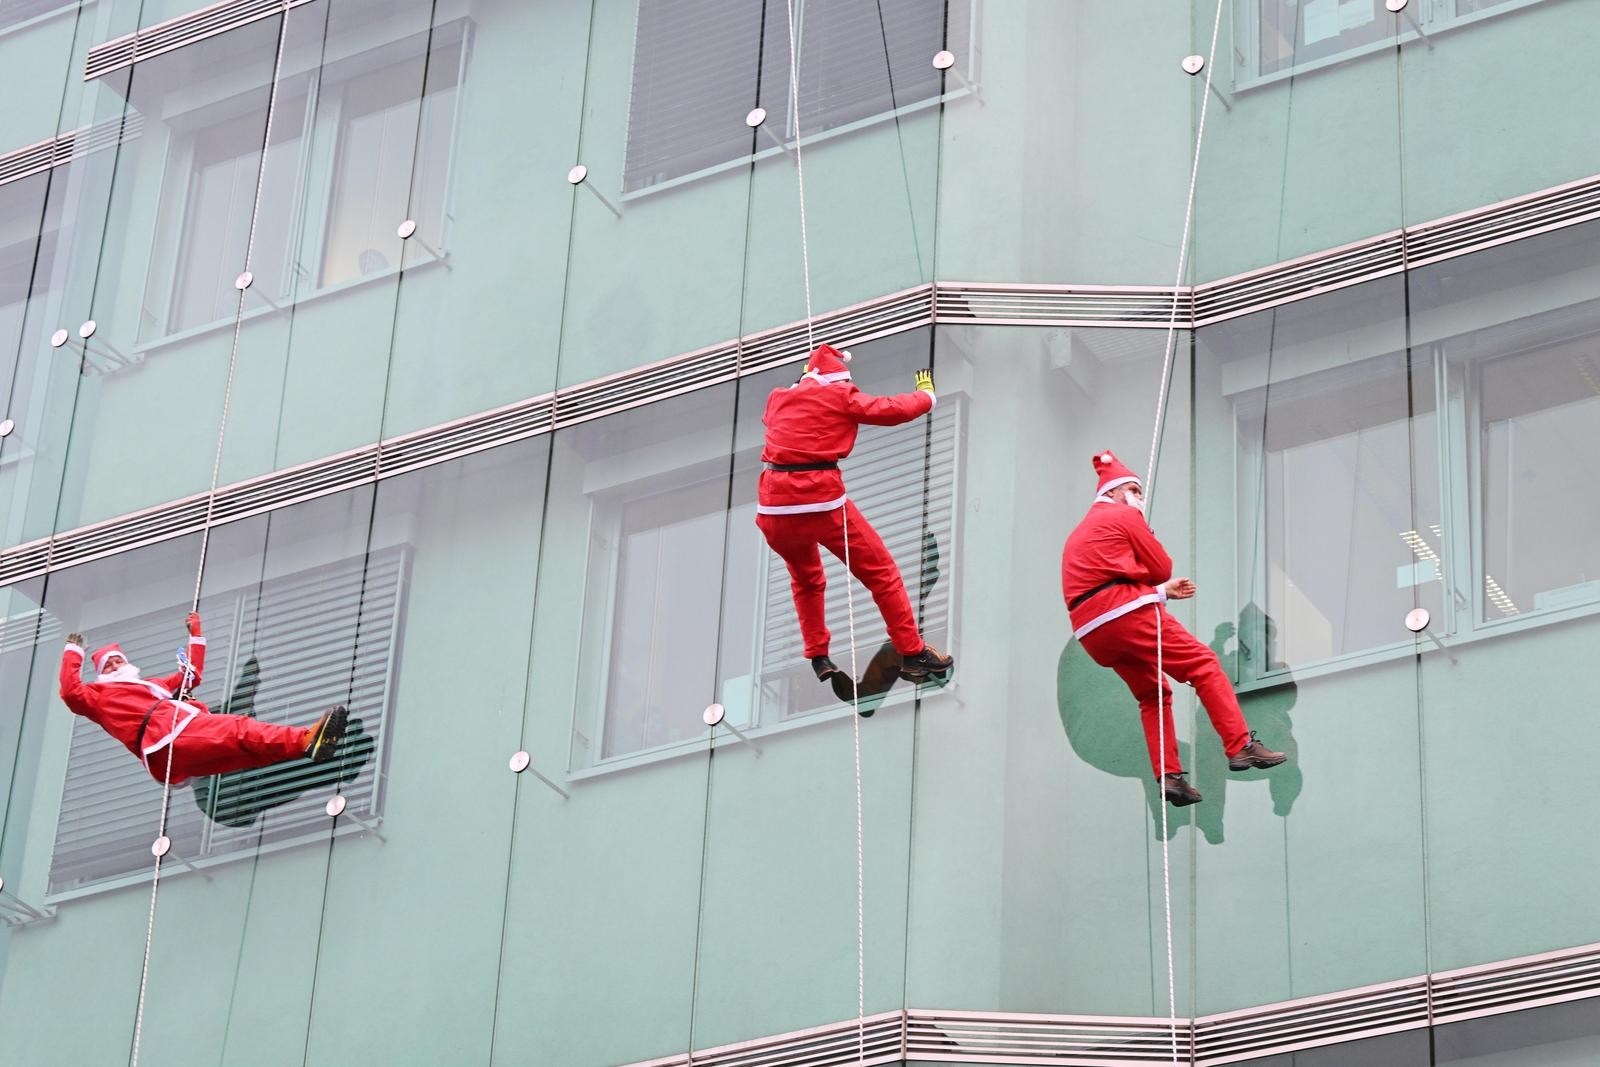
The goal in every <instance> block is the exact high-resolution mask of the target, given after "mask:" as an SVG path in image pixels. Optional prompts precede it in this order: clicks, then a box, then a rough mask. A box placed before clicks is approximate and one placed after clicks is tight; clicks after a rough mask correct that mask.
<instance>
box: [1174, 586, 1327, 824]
mask: <svg viewBox="0 0 1600 1067" xmlns="http://www.w3.org/2000/svg"><path fill="white" fill-rule="evenodd" d="M1277 639H1278V626H1277V623H1275V622H1273V620H1272V618H1271V616H1269V615H1267V614H1266V613H1265V612H1264V611H1262V610H1261V609H1260V608H1259V607H1257V606H1256V605H1255V604H1253V603H1251V604H1246V605H1245V607H1244V610H1243V611H1241V612H1240V613H1239V626H1238V629H1237V630H1235V628H1234V625H1233V623H1231V622H1225V623H1222V624H1220V625H1219V626H1218V627H1217V629H1216V632H1215V635H1214V636H1213V638H1212V641H1211V650H1212V651H1213V652H1215V653H1216V654H1217V658H1218V659H1220V660H1221V661H1222V667H1223V669H1224V670H1225V671H1227V672H1228V676H1229V677H1230V678H1259V677H1261V676H1262V675H1264V674H1266V673H1268V672H1283V673H1282V677H1283V681H1282V682H1281V683H1280V684H1278V685H1274V686H1272V687H1271V688H1270V689H1262V690H1257V691H1255V692H1252V693H1241V694H1240V695H1239V706H1240V708H1241V709H1243V711H1244V717H1245V719H1246V720H1247V721H1248V722H1249V723H1250V728H1251V729H1252V730H1254V731H1255V732H1256V736H1257V737H1258V738H1259V739H1260V740H1261V743H1262V744H1264V745H1266V746H1267V747H1268V748H1272V749H1277V750H1278V751H1279V752H1282V753H1284V754H1285V755H1287V756H1288V757H1289V758H1288V760H1287V761H1286V762H1284V764H1283V765H1282V766H1279V767H1274V768H1272V769H1271V770H1267V771H1256V770H1251V771H1237V772H1235V771H1230V770H1228V757H1227V756H1226V755H1225V754H1224V753H1223V751H1222V742H1221V741H1220V740H1219V739H1218V738H1217V735H1216V732H1215V731H1214V730H1212V729H1211V723H1210V720H1209V719H1207V718H1206V713H1205V709H1204V708H1196V709H1195V729H1194V736H1195V737H1196V738H1198V739H1199V744H1198V751H1197V752H1196V753H1195V768H1194V785H1195V788H1196V789H1198V790H1200V792H1201V793H1202V794H1204V795H1205V798H1206V799H1205V802H1204V803H1202V804H1199V805H1197V808H1198V810H1197V811H1196V813H1195V822H1196V824H1197V825H1198V826H1199V827H1200V832H1201V833H1203V834H1204V835H1205V839H1206V840H1207V841H1208V842H1210V843H1211V844H1213V845H1217V844H1221V843H1222V841H1223V818H1224V812H1225V811H1226V807H1227V800H1228V785H1229V779H1232V780H1233V781H1236V782H1256V781H1260V780H1262V779H1266V782H1267V788H1268V790H1269V791H1270V793H1271V795H1272V812H1273V814H1274V815H1277V816H1278V817H1280V818H1283V817H1286V816H1287V815H1288V814H1289V812H1290V811H1291V809H1293V808H1294V802H1295V798H1297V797H1298V796H1299V795H1300V790H1301V788H1302V787H1303V786H1304V785H1305V779H1304V777H1303V776H1302V775H1301V773H1300V746H1299V744H1298V743H1297V742H1296V741H1295V739H1294V721H1293V720H1292V719H1291V718H1290V717H1289V709H1290V708H1292V707H1294V705H1295V700H1296V698H1297V695H1298V694H1297V690H1298V687H1297V686H1296V685H1295V683H1294V680H1293V678H1292V677H1291V676H1290V675H1289V674H1288V673H1287V671H1286V670H1285V665H1284V664H1282V663H1280V662H1278V660H1277V658H1276V655H1277ZM1230 640H1231V641H1233V644H1234V647H1233V649H1232V650H1231V651H1230V650H1229V649H1228V642H1229V641H1230Z"/></svg>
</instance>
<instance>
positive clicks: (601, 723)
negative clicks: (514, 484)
mask: <svg viewBox="0 0 1600 1067" xmlns="http://www.w3.org/2000/svg"><path fill="white" fill-rule="evenodd" d="M733 410H734V386H733V385H732V384H725V385H720V386H717V387H715V388H713V389H706V390H700V391H697V392H693V393H689V394H686V395H684V396H680V397H677V398H674V399H671V400H664V401H660V402H658V403H655V404H650V405H647V406H644V407H640V408H635V409H632V410H630V411H626V412H623V413H621V414H615V415H610V416H607V417H605V418H602V419H596V420H594V421H591V422H586V423H583V424H580V425H576V426H571V427H567V428H564V429H562V430H559V431H557V432H556V434H555V435H554V438H553V440H552V443H551V451H552V455H551V461H550V480H549V492H548V494H547V495H546V502H545V512H544V531H545V535H544V542H543V549H542V551H543V558H542V559H541V561H540V567H539V588H538V592H537V594H536V597H535V605H536V607H535V615H534V644H533V662H532V666H531V668H530V671H531V673H530V682H529V685H530V686H532V688H531V689H530V690H529V692H530V694H531V695H530V699H529V703H528V705H527V709H526V714H525V718H524V719H523V722H522V730H523V733H522V746H521V747H522V748H523V749H524V750H525V751H527V752H528V753H529V755H530V757H531V760H532V762H531V765H530V770H529V771H528V772H527V773H524V774H522V775H521V776H519V778H518V779H517V783H518V784H517V808H516V822H515V833H514V838H513V848H512V859H511V876H510V882H509V886H508V905H507V916H506V925H505V937H504V941H503V943H502V949H501V952H502V955H501V965H500V985H499V990H498V1000H497V1011H496V1016H495V1043H494V1052H493V1059H492V1062H495V1063H507V1064H510V1063H522V1062H524V1061H526V1060H527V1059H528V1057H529V1056H530V1055H532V1056H534V1057H536V1058H538V1059H540V1060H545V1059H548V1060H549V1061H551V1062H560V1063H564V1064H573V1065H575V1067H606V1065H609V1064H616V1063H628V1062H632V1061H636V1060H645V1059H652V1058H655V1057H659V1056H664V1055H671V1054H673V1053H675V1052H679V1051H683V1050H686V1049H688V1048H690V1047H691V1045H692V1042H694V1041H695V1040H697V1038H695V1036H694V1035H693V1034H692V1033H691V1014H692V1013H691V1006H692V1004H693V989H694V982H695V941H696V936H697V933H698V932H699V931H700V930H701V929H702V928H703V926H704V925H705V923H704V922H703V921H702V914H703V912H702V907H701V900H702V893H703V888H702V881H701V856H702V850H703V848H704V843H705V834H706V804H707V794H706V781H707V778H706V776H707V773H708V761H709V759H710V747H709V740H710V736H711V735H710V730H709V729H708V728H707V727H706V725H705V723H704V721H703V720H702V719H701V716H702V714H703V713H704V711H705V709H706V707H707V706H708V705H710V704H712V703H713V702H715V701H716V699H717V681H716V679H717V645H716V642H715V629H714V627H715V625H716V619H717V611H718V604H719V603H720V602H721V600H722V575H723V569H724V559H725V550H724V544H725V533H724V530H725V526H724V514H723V513H724V510H725V509H726V507H727V500H728V498H729V491H730V488H729V487H730V482H729V470H730V462H729V443H730V442H731V440H732V437H733ZM680 497H681V505H680V506H678V507H675V508H674V507H668V506H666V504H665V503H664V501H665V500H677V499H680ZM707 509H712V510H707ZM630 524H631V525H630ZM663 553H665V554H663ZM656 561H659V569H658V570H655V571H652V566H651V564H652V563H654V562H656ZM667 571H670V572H671V573H670V574H668V573H665V572H667ZM695 635H701V639H693V638H695ZM535 772H537V773H535ZM708 921H720V920H716V919H708ZM597 989H604V990H606V994H605V996H603V997H596V996H595V990H597ZM617 1004H627V1005H629V1006H630V1008H629V1019H630V1021H629V1024H628V1025H627V1026H616V1025H612V1024H611V1023H608V1022H607V1021H606V1020H608V1019H613V1018H614V1015H615V1005H617Z"/></svg>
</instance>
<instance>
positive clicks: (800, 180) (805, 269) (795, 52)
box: [788, 0, 817, 352]
mask: <svg viewBox="0 0 1600 1067" xmlns="http://www.w3.org/2000/svg"><path fill="white" fill-rule="evenodd" d="M788 6H789V107H790V108H791V109H792V110H793V111H794V174H795V182H796V184H797V185H798V187H799V192H800V268H801V275H802V277H803V280H804V282H805V291H806V351H807V352H810V351H811V350H812V349H814V348H816V347H817V338H816V334H815V331H814V330H813V328H812V321H811V247H810V245H809V243H808V241H807V239H806V165H805V160H804V159H803V158H802V157H801V155H800V51H799V49H798V48H796V47H795V40H794V34H795V27H794V0H788Z"/></svg>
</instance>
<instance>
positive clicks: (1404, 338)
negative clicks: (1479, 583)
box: [1194, 278, 1448, 1014]
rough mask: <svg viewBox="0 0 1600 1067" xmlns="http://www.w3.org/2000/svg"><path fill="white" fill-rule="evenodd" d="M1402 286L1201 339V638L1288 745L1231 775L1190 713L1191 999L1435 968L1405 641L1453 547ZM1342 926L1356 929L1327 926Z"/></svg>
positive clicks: (1238, 996) (1224, 327) (1425, 377)
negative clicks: (1277, 762) (1274, 758)
mask: <svg viewBox="0 0 1600 1067" xmlns="http://www.w3.org/2000/svg"><path fill="white" fill-rule="evenodd" d="M1402 286H1403V280H1402V279H1399V278H1390V279H1385V280H1382V281H1376V282H1370V283H1367V284H1365V285H1361V286H1357V287H1355V288H1351V289H1345V290H1342V291H1339V292H1335V293H1331V294H1328V295H1325V296H1321V297H1316V298H1314V299H1311V300H1304V301H1300V302H1297V303H1293V304H1288V305H1285V306H1284V307H1280V308H1277V309H1275V310H1272V311H1264V312H1260V313H1257V314H1254V315H1247V316H1244V317H1242V318H1238V319H1234V320H1231V321H1229V322H1224V323H1220V324H1218V325H1215V326H1208V327H1204V328H1202V329H1201V330H1200V331H1199V332H1198V336H1197V339H1196V351H1195V366H1196V370H1195V380H1196V385H1195V431H1196V438H1195V441H1194V450H1195V451H1194V455H1195V487H1196V496H1195V500H1196V507H1197V512H1196V528H1197V529H1198V530H1201V531H1209V532H1210V536H1202V537H1199V538H1198V539H1197V542H1196V547H1197V549H1198V555H1197V557H1196V570H1197V571H1198V572H1199V586H1200V589H1199V593H1198V595H1197V596H1196V598H1195V601H1194V603H1195V612H1196V627H1195V632H1196V633H1197V634H1198V635H1200V637H1201V639H1202V640H1203V641H1205V642H1206V643H1207V644H1209V645H1210V647H1211V648H1212V650H1213V651H1215V652H1216V653H1217V654H1218V656H1219V658H1220V659H1221V661H1222V663H1223V666H1224V667H1225V669H1226V670H1227V671H1228V673H1229V675H1230V676H1231V677H1232V679H1233V682H1234V685H1235V687H1236V689H1237V690H1238V692H1239V696H1240V704H1241V707H1242V709H1243V711H1244V714H1245V718H1246V719H1247V721H1248V723H1249V725H1250V727H1251V728H1252V729H1253V730H1255V731H1257V733H1258V736H1259V738H1260V740H1261V741H1262V742H1263V743H1264V744H1266V745H1267V746H1268V747H1269V748H1271V749H1274V750H1276V751H1282V752H1285V753H1286V754H1288V755H1289V757H1290V758H1289V762H1287V763H1286V764H1285V765H1283V766H1281V767H1277V768H1274V769H1271V770H1264V771H1263V770H1248V769H1247V770H1246V771H1244V772H1243V773H1238V772H1233V771H1231V770H1230V769H1229V760H1228V757H1227V755H1225V754H1224V752H1223V750H1222V748H1221V746H1220V745H1218V743H1217V741H1216V740H1215V739H1214V738H1213V737H1210V736H1206V734H1207V732H1206V731H1203V730H1202V729H1201V728H1200V726H1199V725H1198V724H1197V726H1196V730H1195V734H1196V737H1197V741H1196V749H1195V764H1196V775H1195V786H1196V787H1197V788H1198V789H1199V790H1200V792H1201V793H1202V794H1203V795H1204V796H1205V801H1204V802H1203V803H1202V804H1200V805H1199V806H1198V807H1197V808H1196V809H1195V819H1196V823H1197V828H1198V829H1199V831H1200V836H1201V838H1202V841H1203V844H1201V845H1200V846H1199V847H1198V852H1197V867H1196V871H1195V878H1196V889H1195V892H1196V898H1197V911H1196V929H1197V931H1198V953H1197V974H1198V978H1197V982H1198V986H1199V993H1200V997H1199V1001H1198V1004H1197V1008H1198V1011H1199V1012H1200V1013H1201V1014H1207V1013H1212V1012H1218V1011H1229V1010H1232V1009H1235V1008H1241V1007H1245V1006H1247V1005H1253V1004H1264V1003H1271V1002H1274V1001H1280V1000H1289V999H1293V998H1296V997H1303V996H1309V995H1313V994H1317V993H1324V992H1330V991H1333V990H1338V989H1349V988H1353V987H1356V986H1362V985H1367V984H1370V983H1374V982H1379V981H1384V980H1387V979H1394V978H1402V977H1408V976H1411V975H1415V974H1419V973H1422V972H1424V971H1426V970H1427V965H1428V960H1429V957H1428V955H1427V954H1426V950H1425V945H1426V944H1427V941H1426V938H1427V934H1426V930H1425V927H1424V924H1423V915H1424V912H1423V904H1424V897H1423V893H1424V881H1423V872H1424V865H1423V861H1422V854H1421V850H1422V816H1421V809H1420V804H1421V783H1420V782H1419V779H1418V773H1419V772H1418V760H1419V752H1418V723H1417V700H1418V692H1417V684H1418V680H1417V671H1416V668H1415V652H1416V650H1417V648H1418V647H1419V646H1418V644H1417V641H1418V639H1417V638H1416V637H1414V636H1413V635H1412V634H1411V633H1410V632H1408V630H1407V629H1406V626H1405V620H1406V617H1407V613H1408V612H1409V611H1410V610H1411V609H1413V608H1415V607H1418V606H1422V607H1426V608H1428V610H1429V611H1430V612H1432V613H1434V614H1436V615H1437V614H1438V613H1439V612H1441V611H1443V610H1444V597H1443V589H1444V584H1443V579H1444V573H1445V570H1446V569H1447V567H1448V563H1447V562H1443V561H1442V560H1444V559H1445V557H1447V556H1448V551H1447V546H1446V545H1445V544H1444V543H1442V542H1441V540H1440V537H1441V535H1440V532H1439V530H1440V528H1441V514H1440V507H1439V504H1438V488H1439V484H1440V475H1439V471H1440V457H1439V451H1438V448H1437V445H1436V443H1435V441H1436V438H1435V430H1436V428H1437V425H1438V423H1437V414H1436V413H1437V408H1438V404H1437V402H1436V399H1435V388H1434V379H1435V375H1436V374H1437V373H1438V365H1437V363H1436V362H1435V361H1434V360H1433V359H1432V358H1431V354H1430V352H1429V351H1428V350H1427V349H1426V348H1420V347H1417V346H1415V345H1412V346H1411V347H1409V348H1408V344H1407V343H1408V333H1407V325H1408V324H1407V322H1406V318H1405V313H1406V300H1405V292H1404V289H1403V287H1402ZM1356 750H1359V751H1360V752H1361V753H1362V759H1361V760H1360V761H1358V762H1357V763H1352V762H1351V761H1350V760H1349V759H1348V755H1349V753H1350V752H1352V751H1356ZM1430 825H1431V823H1430ZM1436 926H1437V919H1435V928H1436ZM1352 929H1360V930H1363V931H1365V936H1363V937H1362V938H1361V939H1360V940H1359V942H1352V941H1350V940H1349V939H1348V938H1345V937H1342V936H1341V934H1340V931H1348V930H1352ZM1435 936H1436V935H1435ZM1241 941H1248V942H1249V943H1250V944H1251V945H1252V946H1253V948H1252V950H1251V951H1252V960H1253V963H1252V965H1251V966H1250V967H1247V968H1241V967H1239V966H1238V965H1237V958H1236V957H1237V946H1238V944H1239V943H1240V942H1241ZM1435 944H1436V942H1435ZM1434 963H1435V964H1436V965H1437V958H1436V957H1435V959H1434Z"/></svg>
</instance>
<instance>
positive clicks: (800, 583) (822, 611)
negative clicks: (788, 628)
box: [756, 500, 923, 659]
mask: <svg viewBox="0 0 1600 1067" xmlns="http://www.w3.org/2000/svg"><path fill="white" fill-rule="evenodd" d="M845 523H849V525H850V561H849V562H850V573H851V574H853V575H855V576H856V577H857V578H858V579H860V581H861V584H862V585H864V586H866V587H867V591H868V592H870V593H871V594H872V599H873V600H874V601H876V602H877V605H878V611H879V612H880V613H881V614H882V615H883V621H884V623H885V624H886V625H887V626H888V627H889V640H891V641H893V642H894V647H895V651H897V652H899V653H900V654H901V655H902V656H915V655H916V654H917V653H919V652H921V651H922V649H923V641H922V634H921V633H920V632H919V631H918V630H917V617H916V616H915V615H913V614H912V613H911V600H910V598H908V597H907V596H906V585H905V582H903V581H901V579H900V568H899V567H898V566H896V565H895V562H894V557H893V556H891V555H890V554H889V550H888V549H887V548H885V547H884V544H883V538H881V537H879V536H878V531H876V530H874V529H873V528H872V524H871V523H869V522H867V520H866V518H865V517H863V516H862V514H861V512H860V511H859V510H857V508H856V506H855V504H853V503H851V502H850V501H848V500H847V501H845V503H844V506H843V507H840V508H833V509H831V510H829V511H807V512H800V513H798V514H794V515H757V516H756V525H757V526H758V527H760V528H761V532H762V534H764V535H765V536H766V538H767V544H769V545H771V546H772V551H774V552H776V553H777V554H778V555H780V556H782V557H783V561H784V562H785V563H787V564H788V565H789V587H790V589H791V590H793V592H794V609H795V613H796V614H798V615H799V616H800V635H801V636H802V637H803V638H805V642H806V658H807V659H815V658H816V657H817V656H826V655H827V654H828V642H829V639H830V638H831V637H832V635H831V634H830V633H829V632H828V623H827V597H826V596H825V595H824V593H825V591H826V589H827V584H828V581H827V577H826V576H825V575H824V573H823V570H822V554H821V553H820V552H818V551H817V546H818V545H821V546H822V547H823V548H826V549H827V550H828V551H829V552H832V553H833V554H834V555H835V556H837V557H839V559H841V560H842V559H844V558H845V551H844V546H845Z"/></svg>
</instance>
